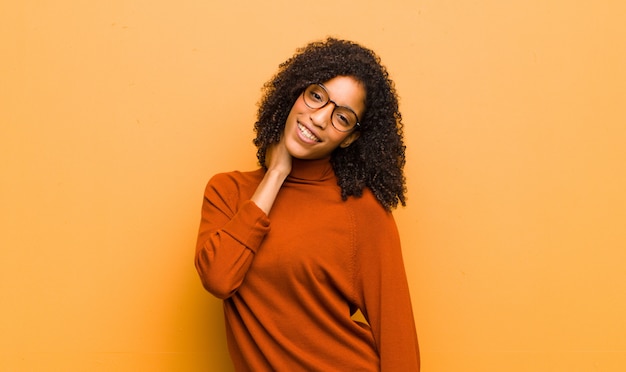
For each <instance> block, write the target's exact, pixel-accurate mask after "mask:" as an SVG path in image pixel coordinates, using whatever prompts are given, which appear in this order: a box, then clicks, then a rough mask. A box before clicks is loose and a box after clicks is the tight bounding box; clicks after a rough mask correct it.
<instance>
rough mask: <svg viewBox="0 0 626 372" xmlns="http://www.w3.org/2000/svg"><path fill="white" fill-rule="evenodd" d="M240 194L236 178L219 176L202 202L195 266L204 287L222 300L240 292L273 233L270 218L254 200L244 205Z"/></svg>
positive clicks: (210, 184) (209, 184)
mask: <svg viewBox="0 0 626 372" xmlns="http://www.w3.org/2000/svg"><path fill="white" fill-rule="evenodd" d="M239 191H240V190H239V185H238V184H237V182H236V180H235V179H233V177H230V176H228V175H227V174H219V175H216V176H214V177H213V178H212V179H211V180H210V181H209V183H208V184H207V186H206V189H205V192H204V200H203V203H202V213H201V220H200V228H199V232H198V241H197V244H196V253H195V265H196V270H197V271H198V274H199V275H200V279H201V281H202V284H203V286H204V288H205V289H206V290H207V291H209V292H210V293H212V294H213V295H215V296H216V297H218V298H221V299H225V298H228V297H230V296H232V295H233V294H234V293H235V292H236V291H237V289H238V288H239V286H240V285H241V283H242V282H243V280H244V278H245V276H246V273H247V272H248V269H249V268H250V265H251V263H252V260H253V258H254V253H255V252H256V251H257V249H258V247H259V246H260V244H261V242H262V241H263V238H264V237H265V235H266V234H267V232H268V231H269V219H268V217H267V215H266V214H265V213H264V212H263V211H262V210H261V209H260V208H259V207H258V206H257V205H256V204H255V203H254V202H252V201H250V200H247V201H244V202H243V203H240V202H239V199H240V197H241V196H240V195H239Z"/></svg>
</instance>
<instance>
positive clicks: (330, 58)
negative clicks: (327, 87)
mask: <svg viewBox="0 0 626 372" xmlns="http://www.w3.org/2000/svg"><path fill="white" fill-rule="evenodd" d="M337 76H350V77H353V78H355V79H356V80H358V81H359V82H361V84H363V86H364V87H365V92H366V99H365V107H366V111H365V114H364V115H362V116H363V117H362V118H360V119H361V121H360V127H359V129H358V130H360V131H361V133H360V136H359V138H358V139H357V140H356V141H354V143H352V144H351V145H350V146H348V147H346V148H341V147H338V148H337V149H336V150H335V151H334V152H333V153H332V154H331V164H332V167H333V170H334V171H335V174H336V175H337V178H338V184H339V186H340V187H341V197H342V198H343V199H344V200H345V199H347V198H348V197H349V196H357V197H358V196H361V195H362V193H363V188H365V187H368V188H370V189H371V190H372V192H373V194H374V196H375V197H376V198H377V199H378V201H379V202H380V204H382V206H383V207H384V208H385V209H386V210H391V209H393V208H395V207H397V205H398V202H399V203H401V204H402V205H403V206H404V205H406V202H405V196H404V194H405V192H406V181H405V177H404V172H403V168H404V164H405V154H404V150H405V146H404V143H403V132H402V127H403V124H402V116H401V114H400V111H399V109H398V97H397V94H396V90H395V86H394V83H393V81H391V79H390V78H389V74H388V72H387V70H386V68H385V67H384V66H383V65H382V64H381V62H380V58H379V57H378V56H377V55H376V54H375V53H374V52H373V51H371V50H369V49H367V48H364V47H363V46H361V45H359V44H356V43H354V42H351V41H346V40H337V39H334V38H328V39H326V40H322V41H316V42H312V43H310V44H308V45H306V46H305V47H304V48H300V49H298V50H297V51H296V54H295V55H294V56H293V57H291V58H289V59H288V60H287V61H285V62H283V63H282V64H280V66H279V69H278V72H277V73H276V75H274V77H273V78H272V79H271V80H269V81H268V82H267V83H265V85H264V86H263V93H264V94H263V97H262V98H261V100H260V102H259V109H258V112H257V121H256V123H255V124H254V130H255V132H256V138H255V139H254V141H253V142H254V144H255V146H256V147H257V158H258V160H259V164H260V165H261V166H262V167H265V154H266V150H267V148H268V147H269V146H270V145H271V144H273V143H277V142H279V141H280V138H281V136H282V135H283V131H284V128H285V122H286V120H287V116H288V115H289V112H290V110H291V107H292V106H293V104H294V102H295V101H296V100H297V99H298V97H299V96H300V94H302V92H303V91H304V89H305V88H306V87H307V86H308V85H309V84H311V83H323V82H326V81H328V80H330V79H332V78H334V77H337Z"/></svg>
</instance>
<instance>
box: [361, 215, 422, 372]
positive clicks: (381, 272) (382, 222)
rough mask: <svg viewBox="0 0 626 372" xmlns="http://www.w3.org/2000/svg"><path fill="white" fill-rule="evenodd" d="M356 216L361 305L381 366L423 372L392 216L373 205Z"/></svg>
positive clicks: (386, 370)
mask: <svg viewBox="0 0 626 372" xmlns="http://www.w3.org/2000/svg"><path fill="white" fill-rule="evenodd" d="M376 207H379V206H378V205H377V206H376ZM354 218H355V223H356V228H357V244H356V253H355V279H354V280H355V289H356V297H357V303H358V305H359V307H360V308H361V311H362V312H363V314H364V316H365V318H366V319H367V321H368V322H369V324H370V326H371V329H372V333H373V335H374V339H375V341H376V346H377V348H378V353H379V355H380V370H381V371H382V372H393V371H419V370H420V355H419V346H418V341H417V334H416V331H415V320H414V318H413V309H412V306H411V299H410V293H409V287H408V283H407V278H406V273H405V268H404V263H403V259H402V251H401V247H400V237H399V235H398V230H397V227H396V223H395V220H394V219H393V215H392V214H391V213H388V212H386V211H384V209H382V208H374V207H371V208H368V210H367V211H360V212H359V213H355V216H354Z"/></svg>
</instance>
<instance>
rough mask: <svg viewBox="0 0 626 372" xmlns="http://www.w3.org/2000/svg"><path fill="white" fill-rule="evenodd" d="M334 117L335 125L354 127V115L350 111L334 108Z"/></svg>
mask: <svg viewBox="0 0 626 372" xmlns="http://www.w3.org/2000/svg"><path fill="white" fill-rule="evenodd" d="M334 117H335V122H336V124H337V125H341V126H342V127H345V128H351V127H352V126H354V125H356V121H357V119H356V116H355V115H354V113H352V111H350V110H348V109H346V108H343V107H338V108H336V109H335V114H334Z"/></svg>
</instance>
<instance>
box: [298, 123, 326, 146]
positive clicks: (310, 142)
mask: <svg viewBox="0 0 626 372" xmlns="http://www.w3.org/2000/svg"><path fill="white" fill-rule="evenodd" d="M300 126H303V127H304V128H306V129H307V130H308V131H309V132H311V133H313V135H314V136H315V137H316V138H317V139H318V141H314V140H312V139H310V138H308V137H306V136H305V135H304V134H303V133H302V131H301V130H300ZM296 133H297V134H298V138H300V140H301V141H302V142H305V143H308V144H316V143H320V142H322V140H321V139H320V136H319V135H318V134H317V133H316V132H315V130H313V129H311V127H309V126H308V125H306V124H303V123H301V122H299V121H298V122H297V124H296Z"/></svg>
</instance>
